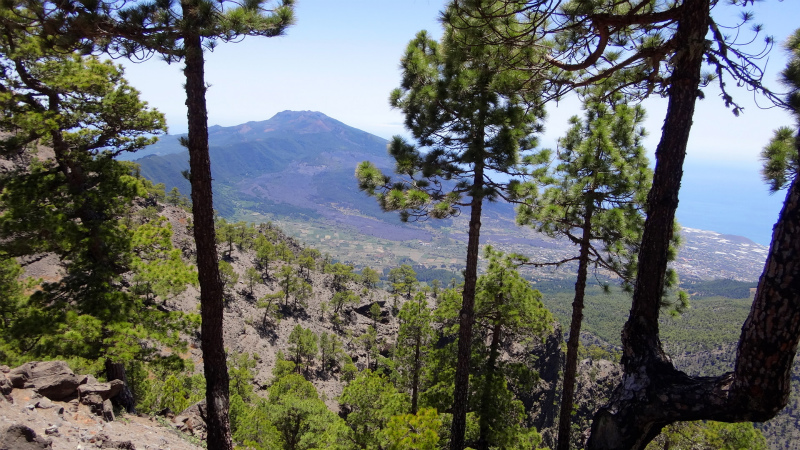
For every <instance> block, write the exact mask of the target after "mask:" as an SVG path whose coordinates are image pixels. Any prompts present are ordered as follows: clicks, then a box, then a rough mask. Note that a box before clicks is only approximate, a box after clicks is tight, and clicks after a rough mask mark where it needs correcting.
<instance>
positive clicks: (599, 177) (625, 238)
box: [517, 89, 652, 450]
mask: <svg viewBox="0 0 800 450" xmlns="http://www.w3.org/2000/svg"><path fill="white" fill-rule="evenodd" d="M592 94H594V95H592ZM598 94H600V95H602V94H604V92H603V91H602V90H599V89H596V90H595V91H594V92H592V93H590V96H589V97H588V99H587V101H586V102H585V104H584V109H585V110H586V112H585V118H584V120H581V119H580V118H579V117H578V116H574V117H572V118H571V119H570V124H571V125H572V126H571V127H570V128H569V130H568V131H567V134H566V136H564V137H563V138H561V139H560V140H559V148H558V152H557V154H556V155H555V161H554V163H553V164H554V167H550V168H549V169H548V170H547V171H546V172H540V173H539V176H538V177H537V178H536V179H535V181H533V182H532V183H528V184H526V185H523V186H522V187H521V194H522V195H523V196H524V200H523V204H522V205H520V207H519V208H518V216H517V221H518V222H519V223H520V224H526V225H531V226H533V227H534V228H535V229H536V230H537V231H540V232H543V233H545V234H547V235H549V236H552V237H566V238H567V239H568V240H569V241H570V242H571V243H573V244H574V245H576V246H577V247H578V255H577V256H575V257H572V258H568V259H566V260H562V261H558V262H554V263H553V264H558V265H560V264H564V263H567V262H570V261H574V262H577V263H578V276H577V279H576V281H575V298H574V300H573V303H572V319H571V322H570V331H569V341H568V343H567V360H566V366H565V369H564V381H563V390H562V394H561V410H560V414H559V427H558V450H568V449H569V447H570V431H571V429H572V427H571V425H572V420H571V417H572V405H573V397H574V392H575V378H576V374H577V367H578V346H579V343H580V332H581V322H582V320H583V302H584V294H585V289H586V282H587V276H588V271H589V268H590V266H594V267H595V268H602V269H606V270H607V271H610V273H611V274H612V275H616V276H618V277H619V278H620V279H621V281H623V282H625V283H629V282H631V281H632V279H633V276H634V273H635V268H636V255H637V253H638V250H639V242H640V241H641V233H642V228H643V226H644V212H643V208H644V202H645V199H646V196H647V192H648V191H649V189H650V182H651V179H652V171H651V170H650V168H649V167H648V160H647V157H646V156H645V149H644V147H643V146H642V145H641V140H642V138H643V137H644V136H645V132H644V130H643V129H642V128H641V127H640V124H641V122H642V121H643V120H644V109H643V108H642V107H641V106H638V105H637V106H629V105H627V104H626V103H625V102H624V101H623V98H622V96H621V95H619V94H617V95H611V96H610V98H609V99H607V100H606V101H603V100H602V99H600V98H598ZM537 158H543V159H544V160H545V161H548V162H549V160H550V159H551V158H552V155H551V154H550V151H547V150H546V151H543V152H542V153H541V154H539V155H537ZM538 187H542V188H543V191H541V192H539V189H538Z"/></svg>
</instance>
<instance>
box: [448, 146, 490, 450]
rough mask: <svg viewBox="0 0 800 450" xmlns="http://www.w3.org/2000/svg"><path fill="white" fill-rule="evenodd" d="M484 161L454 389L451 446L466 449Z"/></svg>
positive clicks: (473, 212) (478, 168) (473, 208)
mask: <svg viewBox="0 0 800 450" xmlns="http://www.w3.org/2000/svg"><path fill="white" fill-rule="evenodd" d="M482 188H483V164H482V161H476V163H475V177H474V183H473V195H472V204H471V205H470V218H469V237H468V239H467V262H466V268H465V270H464V292H463V298H462V302H461V311H460V313H459V317H458V321H459V325H458V361H457V363H456V376H455V386H454V388H453V423H452V426H451V428H450V449H451V450H463V448H464V442H465V438H464V436H465V433H466V431H467V407H468V405H469V398H468V397H469V360H470V356H471V354H472V345H471V344H472V322H473V321H474V320H475V285H476V284H477V281H478V252H479V247H480V234H481V209H482V207H483V195H481V194H480V193H479V191H480V190H481V189H482Z"/></svg>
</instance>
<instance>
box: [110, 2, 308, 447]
mask: <svg viewBox="0 0 800 450" xmlns="http://www.w3.org/2000/svg"><path fill="white" fill-rule="evenodd" d="M292 3H293V2H292V1H291V0H284V1H282V2H279V3H278V4H277V6H275V8H274V9H271V10H270V9H267V6H266V4H265V2H263V1H261V0H255V1H248V2H244V3H238V2H230V1H219V2H213V1H209V0H180V2H175V1H172V0H167V1H164V2H136V3H134V4H132V5H130V6H126V7H124V8H123V9H120V10H115V11H116V12H115V14H114V15H113V16H112V17H110V19H111V20H108V21H105V22H102V23H101V24H100V29H101V30H102V31H103V33H102V34H100V35H99V36H98V38H99V39H98V40H97V42H100V43H101V44H104V49H105V50H106V51H109V52H111V53H115V54H121V55H123V56H127V57H131V58H137V57H140V56H141V55H146V56H149V55H152V54H154V53H155V54H159V55H161V56H162V57H163V58H164V59H165V60H166V61H167V62H178V61H183V62H184V70H183V73H184V76H185V77H186V83H185V85H184V87H185V90H186V107H187V114H188V125H189V127H188V128H189V134H188V138H187V139H186V141H185V142H184V144H185V145H186V147H187V148H188V150H189V170H190V177H189V181H190V183H191V186H192V213H193V216H194V237H195V243H196V246H197V270H198V275H199V278H200V303H201V315H202V318H203V322H202V330H201V336H202V342H201V345H202V349H203V368H204V373H205V376H206V401H207V405H208V416H207V423H208V430H209V434H208V446H209V448H210V449H212V450H221V449H224V450H228V449H230V448H232V446H231V433H230V425H229V423H228V418H227V415H228V374H227V369H226V366H225V348H224V345H223V340H222V317H223V314H222V310H223V297H224V290H223V287H222V284H221V283H220V279H219V268H218V265H217V249H216V238H215V236H214V234H215V233H214V207H213V198H212V197H213V195H212V189H211V164H210V159H209V148H208V113H207V108H206V97H205V93H206V89H207V85H206V81H205V58H204V56H203V51H204V49H205V48H209V49H211V48H213V47H214V46H215V45H216V43H217V42H219V41H222V42H230V41H237V40H240V39H242V38H243V37H245V36H266V37H271V36H278V35H281V34H283V32H284V30H285V29H286V27H288V26H289V25H291V24H292V22H293V10H292Z"/></svg>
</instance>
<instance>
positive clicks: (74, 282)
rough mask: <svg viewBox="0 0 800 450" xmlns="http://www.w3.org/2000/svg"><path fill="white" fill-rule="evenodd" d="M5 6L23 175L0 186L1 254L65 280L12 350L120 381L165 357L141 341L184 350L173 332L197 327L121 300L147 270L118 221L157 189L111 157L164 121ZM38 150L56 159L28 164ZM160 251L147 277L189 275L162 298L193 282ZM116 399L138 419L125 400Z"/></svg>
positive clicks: (7, 107)
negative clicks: (127, 280) (45, 258)
mask: <svg viewBox="0 0 800 450" xmlns="http://www.w3.org/2000/svg"><path fill="white" fill-rule="evenodd" d="M7 6H9V7H8V8H3V10H2V12H0V17H2V20H0V27H2V28H3V33H2V38H0V66H2V68H3V73H4V77H3V78H2V80H0V107H1V108H2V111H3V113H2V114H0V130H2V131H3V132H4V134H3V136H2V139H0V151H2V152H3V154H4V155H5V156H8V155H12V154H13V155H16V157H18V158H20V161H21V162H23V167H20V168H18V170H16V171H14V172H11V173H7V174H6V175H5V176H4V177H2V180H0V184H1V185H2V186H1V187H2V194H1V195H0V204H1V205H2V206H0V210H2V214H0V235H2V247H3V250H2V253H3V254H4V256H5V255H8V256H22V255H26V254H32V253H53V254H55V255H56V256H57V257H58V258H59V259H60V261H61V265H62V266H63V267H64V269H65V273H66V275H65V276H64V277H63V278H62V279H61V280H58V281H53V282H47V283H44V284H43V285H42V286H41V289H40V290H38V291H37V292H35V293H34V294H33V295H32V296H31V297H30V298H29V299H28V300H27V301H25V303H24V304H23V305H21V306H22V308H21V309H20V310H19V311H17V314H16V316H17V317H16V318H15V324H14V325H13V326H12V329H13V333H12V334H13V335H14V337H13V338H11V339H9V340H7V341H5V342H6V343H8V344H13V345H14V346H20V348H24V349H25V350H24V353H25V357H26V358H44V357H47V358H58V357H61V358H73V359H77V360H78V361H83V362H84V363H85V364H87V365H90V366H92V368H93V369H95V370H98V371H100V370H102V369H101V368H102V367H103V366H104V367H105V371H106V376H107V377H108V379H116V378H121V379H123V380H124V379H125V375H124V373H125V372H124V370H123V367H124V366H123V364H122V363H123V362H124V361H130V360H133V359H143V360H147V359H150V358H155V357H157V355H154V354H153V353H152V349H147V348H144V347H143V346H142V345H141V342H142V340H155V341H160V342H161V343H163V344H165V345H169V346H174V347H175V348H176V349H180V348H181V341H180V339H179V338H178V337H177V335H176V333H175V331H187V330H188V329H189V328H190V327H191V326H192V323H191V320H187V317H186V316H183V315H180V314H165V313H163V312H162V311H159V310H158V309H157V308H155V307H154V305H153V304H152V303H149V302H148V300H152V298H149V299H141V298H140V297H138V296H137V295H135V294H133V293H130V292H126V291H124V290H123V288H122V283H123V280H122V277H121V276H122V274H124V273H125V272H127V271H129V270H130V269H132V268H134V269H135V268H136V267H137V264H139V263H142V261H141V260H140V259H137V258H138V256H136V255H134V254H133V253H132V251H133V250H134V248H133V246H134V245H135V239H136V236H135V235H134V234H133V233H132V230H131V229H130V228H129V227H128V226H126V224H124V223H123V221H122V219H123V218H124V217H126V216H128V215H129V212H130V204H131V203H132V201H133V199H134V198H135V197H137V196H145V195H150V193H152V192H156V191H158V188H157V187H152V189H148V188H147V186H146V185H145V183H143V182H142V180H140V179H139V178H138V177H136V176H134V175H132V174H131V166H130V165H129V164H124V163H120V162H117V161H116V160H115V159H114V157H115V156H116V155H119V154H121V153H123V152H133V151H136V150H138V149H140V148H143V147H145V146H147V145H149V144H151V143H153V142H154V141H155V137H153V135H154V134H159V133H161V132H163V131H164V129H165V125H164V118H163V116H162V115H161V114H160V113H158V112H157V111H154V110H152V109H149V108H147V105H146V103H145V102H142V101H141V100H140V99H139V98H138V92H137V91H136V90H135V89H133V88H132V87H131V86H130V85H129V84H128V83H127V82H126V81H125V80H124V78H123V72H122V69H121V68H120V67H118V66H116V65H114V64H113V63H111V62H101V61H99V60H98V59H97V58H94V57H81V56H79V55H77V54H72V53H71V52H70V49H71V48H58V49H53V48H52V45H53V44H54V43H57V39H53V40H48V39H46V38H45V35H47V33H48V31H47V30H44V29H43V24H42V22H41V21H40V20H39V18H40V16H38V15H37V14H38V13H40V12H41V10H38V9H36V8H39V7H40V6H41V5H39V4H36V3H25V4H22V3H13V2H12V4H10V5H7ZM54 20H56V21H57V20H58V18H57V17H56V18H55V19H54ZM52 25H53V26H54V27H55V28H57V27H58V25H57V23H56V22H53V23H52ZM39 146H42V147H46V148H49V149H51V150H52V157H48V158H45V157H42V158H37V157H32V155H33V154H34V153H35V152H36V151H37V147H39ZM25 164H27V166H24V165H25ZM161 195H162V196H163V193H161ZM161 250H163V252H164V253H160V255H159V256H157V257H155V258H154V259H153V260H151V261H149V263H151V265H150V266H149V268H148V269H153V268H154V267H156V266H158V270H160V271H166V272H169V273H175V274H178V273H179V272H181V273H184V274H187V276H186V277H183V275H180V276H179V277H178V279H176V280H175V283H173V284H170V285H169V286H167V285H160V286H157V287H156V290H157V291H158V293H157V295H160V294H165V295H166V294H168V293H170V292H172V293H174V292H175V291H176V290H180V289H182V288H183V287H185V285H184V286H181V285H180V284H181V281H185V282H188V281H189V279H190V278H192V277H191V275H190V274H189V272H188V271H187V270H186V269H187V268H186V267H185V265H184V264H183V262H182V261H180V257H179V254H178V255H176V254H175V253H174V252H172V247H171V244H170V245H166V244H164V245H161ZM176 257H177V259H176ZM156 260H158V261H156ZM142 267H143V266H142V265H141V264H140V265H139V268H142ZM145 295H147V296H149V294H145ZM120 398H123V399H124V404H123V406H124V407H125V408H126V409H128V410H132V409H133V399H132V396H131V395H130V393H129V392H124V393H123V396H121V397H120Z"/></svg>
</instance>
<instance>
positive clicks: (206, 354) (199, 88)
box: [181, 0, 233, 450]
mask: <svg viewBox="0 0 800 450" xmlns="http://www.w3.org/2000/svg"><path fill="white" fill-rule="evenodd" d="M197 3H198V2H197V0H182V1H181V6H182V8H183V17H184V18H186V19H187V22H189V25H188V26H187V27H186V28H185V29H186V30H192V29H193V26H192V23H193V22H195V21H196V20H198V18H197V8H198V5H197ZM184 42H185V49H186V59H185V63H186V67H185V69H184V75H185V76H186V107H187V109H188V119H189V145H188V147H189V168H190V181H191V185H192V213H193V219H194V239H195V243H196V245H197V273H198V278H199V279H200V305H201V312H200V315H201V318H202V325H201V329H200V330H201V345H202V350H203V370H204V372H205V378H206V404H207V408H208V413H207V417H206V418H205V419H206V426H207V428H208V442H207V443H208V448H209V450H231V449H232V448H233V446H232V444H231V429H230V422H229V421H228V389H229V388H228V368H227V365H226V357H225V347H224V343H223V338H222V325H223V324H222V317H223V311H224V303H223V288H222V282H221V280H220V276H219V266H218V257H217V245H216V237H215V231H214V206H213V194H212V190H211V160H210V157H209V149H208V115H207V112H206V98H205V92H206V84H205V75H204V70H205V69H204V65H205V61H204V59H203V58H204V57H203V48H202V45H201V44H202V42H201V38H200V36H199V35H198V34H195V33H191V32H188V33H185V34H184Z"/></svg>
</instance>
